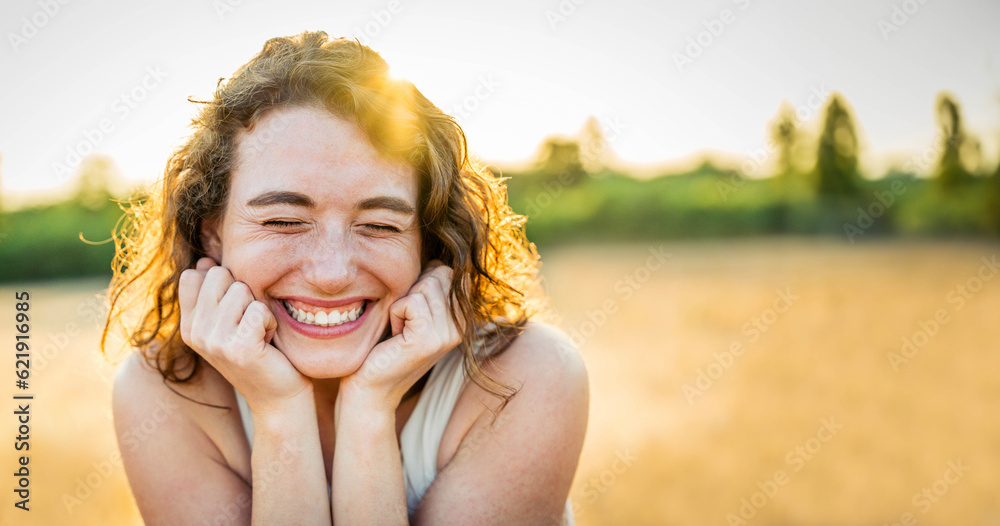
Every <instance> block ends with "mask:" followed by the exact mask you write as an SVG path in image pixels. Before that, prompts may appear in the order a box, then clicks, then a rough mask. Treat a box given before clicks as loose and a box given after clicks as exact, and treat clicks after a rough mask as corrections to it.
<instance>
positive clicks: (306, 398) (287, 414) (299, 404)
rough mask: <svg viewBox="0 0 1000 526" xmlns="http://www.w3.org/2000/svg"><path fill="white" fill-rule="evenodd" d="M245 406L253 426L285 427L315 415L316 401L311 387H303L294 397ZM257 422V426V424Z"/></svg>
mask: <svg viewBox="0 0 1000 526" xmlns="http://www.w3.org/2000/svg"><path fill="white" fill-rule="evenodd" d="M247 405H248V406H249V407H250V412H251V414H252V415H253V418H254V425H255V427H256V426H257V425H261V426H267V425H269V424H273V425H274V426H285V425H286V424H288V422H290V421H295V420H297V419H299V418H301V417H302V416H307V415H315V414H316V399H315V398H314V397H313V388H312V386H311V385H307V386H305V387H304V388H303V389H302V390H301V391H299V392H298V393H296V394H295V395H293V396H291V397H289V398H284V399H281V400H262V401H259V402H256V403H254V404H251V403H250V402H249V401H248V402H247ZM258 422H259V424H258Z"/></svg>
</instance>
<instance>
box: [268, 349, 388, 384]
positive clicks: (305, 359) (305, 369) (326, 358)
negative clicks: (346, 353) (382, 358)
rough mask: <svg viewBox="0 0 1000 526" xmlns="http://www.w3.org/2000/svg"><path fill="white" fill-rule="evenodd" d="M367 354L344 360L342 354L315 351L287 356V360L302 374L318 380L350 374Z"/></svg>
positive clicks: (359, 365)
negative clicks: (306, 354) (335, 355)
mask: <svg viewBox="0 0 1000 526" xmlns="http://www.w3.org/2000/svg"><path fill="white" fill-rule="evenodd" d="M286 356H287V355H286ZM367 356H368V354H367V353H365V354H363V355H361V356H360V357H359V358H353V357H352V359H350V360H345V359H343V358H344V357H342V356H337V357H334V356H330V355H328V354H325V353H317V354H313V355H311V356H296V357H291V356H289V358H288V360H289V361H290V362H292V365H293V366H294V367H295V368H296V369H298V371H299V372H300V373H302V374H303V375H305V376H308V377H309V378H314V379H317V380H319V379H326V378H343V377H345V376H350V375H351V374H354V372H355V371H357V370H358V369H359V368H361V364H362V363H364V361H365V358H366V357H367Z"/></svg>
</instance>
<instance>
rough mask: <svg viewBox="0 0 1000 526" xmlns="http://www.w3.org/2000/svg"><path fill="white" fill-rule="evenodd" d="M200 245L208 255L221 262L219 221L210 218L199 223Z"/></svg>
mask: <svg viewBox="0 0 1000 526" xmlns="http://www.w3.org/2000/svg"><path fill="white" fill-rule="evenodd" d="M201 246H202V247H203V248H204V249H205V253H206V254H208V257H210V258H212V259H214V260H215V261H216V263H218V264H220V265H221V264H222V238H221V237H220V236H219V221H218V220H217V219H210V220H205V221H202V223H201Z"/></svg>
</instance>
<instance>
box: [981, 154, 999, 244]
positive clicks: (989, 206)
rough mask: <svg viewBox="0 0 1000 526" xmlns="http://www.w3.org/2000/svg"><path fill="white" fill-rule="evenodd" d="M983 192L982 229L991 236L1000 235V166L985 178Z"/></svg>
mask: <svg viewBox="0 0 1000 526" xmlns="http://www.w3.org/2000/svg"><path fill="white" fill-rule="evenodd" d="M985 185H986V186H985V188H984V191H983V194H984V195H983V200H984V202H983V223H982V226H983V229H984V230H985V231H986V232H987V233H989V234H993V235H995V236H996V235H1000V164H997V168H996V170H994V171H993V173H992V174H990V176H989V177H987V178H986V181H985Z"/></svg>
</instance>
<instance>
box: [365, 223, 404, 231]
mask: <svg viewBox="0 0 1000 526" xmlns="http://www.w3.org/2000/svg"><path fill="white" fill-rule="evenodd" d="M365 226H366V227H368V228H371V229H374V230H378V231H380V232H387V233H390V232H391V233H399V232H400V230H399V229H398V228H396V227H394V226H390V225H378V224H374V223H369V224H366V225H365Z"/></svg>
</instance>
